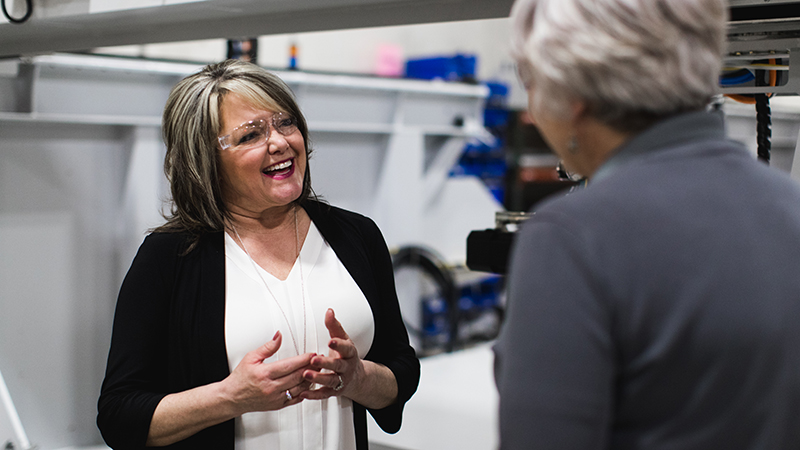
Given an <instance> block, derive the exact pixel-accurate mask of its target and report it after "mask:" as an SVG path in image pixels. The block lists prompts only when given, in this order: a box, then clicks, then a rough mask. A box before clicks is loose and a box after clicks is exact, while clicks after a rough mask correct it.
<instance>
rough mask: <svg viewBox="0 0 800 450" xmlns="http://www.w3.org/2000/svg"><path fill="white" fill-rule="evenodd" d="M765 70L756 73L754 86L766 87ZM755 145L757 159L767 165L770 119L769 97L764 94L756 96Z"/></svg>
mask: <svg viewBox="0 0 800 450" xmlns="http://www.w3.org/2000/svg"><path fill="white" fill-rule="evenodd" d="M765 76H766V71H765V70H757V71H756V86H767V85H768V84H769V83H768V82H767V81H766V80H764V77H765ZM755 99H756V143H757V144H758V159H760V160H761V161H763V162H764V163H765V164H769V160H770V150H771V147H772V144H771V143H770V138H771V137H772V129H771V128H770V127H771V126H772V119H771V118H770V113H771V111H770V108H769V97H767V95H766V94H756V95H755Z"/></svg>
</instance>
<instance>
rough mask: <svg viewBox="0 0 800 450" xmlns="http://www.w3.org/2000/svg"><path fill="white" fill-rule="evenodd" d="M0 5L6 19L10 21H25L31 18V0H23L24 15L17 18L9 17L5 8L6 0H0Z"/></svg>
mask: <svg viewBox="0 0 800 450" xmlns="http://www.w3.org/2000/svg"><path fill="white" fill-rule="evenodd" d="M0 7H2V8H3V15H4V16H6V19H8V21H9V22H11V23H23V22H26V21H27V20H28V19H30V18H31V14H33V0H25V8H26V11H25V15H24V16H22V17H21V18H19V19H17V18H14V17H11V14H9V13H8V9H7V8H6V0H0Z"/></svg>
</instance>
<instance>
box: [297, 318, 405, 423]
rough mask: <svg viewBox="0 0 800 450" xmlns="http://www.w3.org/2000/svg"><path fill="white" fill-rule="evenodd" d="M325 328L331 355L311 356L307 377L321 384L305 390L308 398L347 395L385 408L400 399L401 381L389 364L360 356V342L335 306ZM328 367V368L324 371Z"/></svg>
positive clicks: (372, 405) (304, 392)
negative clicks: (351, 334) (398, 388)
mask: <svg viewBox="0 0 800 450" xmlns="http://www.w3.org/2000/svg"><path fill="white" fill-rule="evenodd" d="M325 327H326V328H327V329H328V332H329V333H330V336H331V340H330V341H329V342H328V348H330V352H329V355H328V356H323V355H317V356H314V357H313V358H311V367H312V368H313V369H316V370H306V371H305V372H304V373H303V377H304V378H305V379H306V380H308V381H310V382H313V383H316V384H318V385H320V386H321V387H319V388H316V389H312V390H308V391H303V392H302V393H301V394H300V396H301V397H302V398H305V399H312V400H322V399H326V398H329V397H333V396H344V397H348V398H350V399H352V400H353V401H355V402H358V403H360V404H361V405H363V406H366V407H369V408H383V407H386V406H388V405H390V404H391V403H392V402H394V400H395V399H396V398H397V380H395V378H394V374H393V373H392V371H391V370H389V369H388V368H387V367H386V366H384V365H382V364H377V363H374V362H372V361H364V360H362V359H361V358H359V357H358V350H357V349H356V345H355V344H354V343H353V341H352V340H351V339H350V336H348V335H347V332H345V331H344V327H342V324H341V323H340V322H339V321H338V320H336V315H335V314H334V312H333V309H328V311H326V312H325ZM323 369H327V370H326V371H322V370H323Z"/></svg>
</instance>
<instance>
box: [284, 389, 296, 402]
mask: <svg viewBox="0 0 800 450" xmlns="http://www.w3.org/2000/svg"><path fill="white" fill-rule="evenodd" d="M283 394H284V395H285V396H286V401H287V402H290V401H292V400H293V399H294V397H292V393H291V392H289V390H288V389H287V390H286V392H284V393H283Z"/></svg>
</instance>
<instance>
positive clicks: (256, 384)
mask: <svg viewBox="0 0 800 450" xmlns="http://www.w3.org/2000/svg"><path fill="white" fill-rule="evenodd" d="M325 327H326V328H327V329H328V332H329V334H330V337H331V340H330V341H329V342H328V347H329V348H330V351H329V356H323V355H317V354H315V353H306V354H303V355H298V356H293V357H290V358H285V359H282V360H279V361H275V362H271V363H268V364H264V363H263V361H264V360H265V359H267V358H269V357H270V356H272V355H274V354H275V353H276V352H277V351H278V349H279V348H280V346H281V343H282V340H283V338H282V336H281V334H280V332H277V333H275V336H274V337H273V339H272V340H271V341H269V342H267V343H266V344H264V345H262V346H261V347H259V348H258V349H256V350H254V351H252V352H250V353H248V354H247V355H245V357H244V358H243V359H242V361H241V362H240V363H239V365H238V366H236V368H235V369H234V370H233V372H232V373H231V375H230V376H229V377H228V378H227V379H226V380H225V382H226V383H227V384H228V387H229V389H227V391H228V392H230V394H229V396H230V400H231V401H232V403H233V404H235V405H237V409H238V410H239V415H240V414H244V413H246V412H251V411H273V410H277V409H281V408H284V407H286V406H291V405H296V404H297V403H300V402H301V401H303V400H304V399H314V400H322V399H325V398H329V397H332V396H336V395H343V396H347V397H352V395H353V394H354V393H355V392H356V391H357V389H358V387H359V386H360V384H361V380H362V379H363V377H364V366H363V363H362V361H361V359H360V358H359V357H358V351H357V350H356V346H355V344H354V343H353V341H351V340H350V337H349V336H348V335H347V333H346V332H345V331H344V328H343V327H342V324H341V323H339V321H338V320H336V316H335V314H334V312H333V310H332V309H328V310H327V311H326V313H325ZM340 377H341V379H340ZM340 385H341V386H340ZM312 387H314V388H313V389H312ZM336 388H338V390H336ZM287 391H288V392H289V394H290V396H291V398H290V396H289V395H286V392H287Z"/></svg>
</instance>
